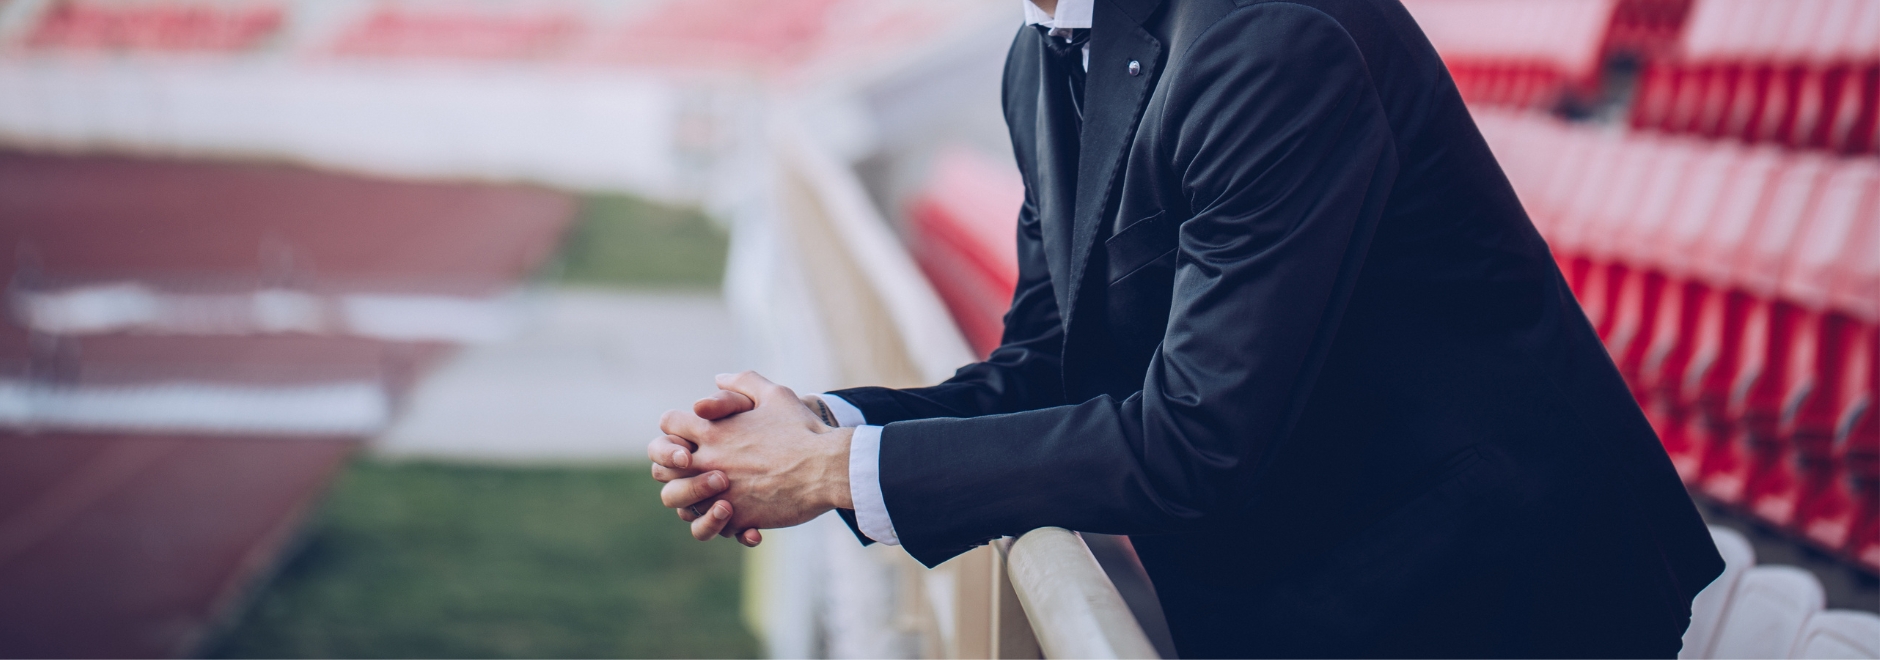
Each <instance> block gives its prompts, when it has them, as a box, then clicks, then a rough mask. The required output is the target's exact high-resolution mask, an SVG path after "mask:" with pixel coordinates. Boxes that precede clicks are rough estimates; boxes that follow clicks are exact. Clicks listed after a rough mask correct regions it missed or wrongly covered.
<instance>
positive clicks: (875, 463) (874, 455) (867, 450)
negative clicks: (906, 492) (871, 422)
mask: <svg viewBox="0 0 1880 660" xmlns="http://www.w3.org/2000/svg"><path fill="white" fill-rule="evenodd" d="M823 396H825V397H828V396H829V395H826V394H825V395H823ZM840 400H841V399H837V398H835V397H829V398H827V399H824V400H823V401H824V403H827V404H829V409H830V412H835V401H840ZM844 405H847V404H846V402H845V403H844ZM850 408H851V409H852V408H853V406H850ZM858 414H859V413H858ZM845 426H846V424H845ZM849 499H851V500H853V501H854V503H855V526H856V527H860V528H861V529H862V533H863V534H866V535H867V536H868V538H871V539H874V540H875V542H876V543H880V544H882V545H900V544H901V537H899V536H895V534H894V521H892V520H889V519H888V503H887V502H885V501H883V500H882V498H881V427H879V426H860V427H856V429H855V435H854V436H852V437H851V438H850V439H849Z"/></svg>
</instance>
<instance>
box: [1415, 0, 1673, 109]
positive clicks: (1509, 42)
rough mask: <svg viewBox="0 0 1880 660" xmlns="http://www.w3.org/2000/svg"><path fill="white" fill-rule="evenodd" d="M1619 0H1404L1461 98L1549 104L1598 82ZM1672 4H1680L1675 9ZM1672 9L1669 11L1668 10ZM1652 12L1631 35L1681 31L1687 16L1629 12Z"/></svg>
mask: <svg viewBox="0 0 1880 660" xmlns="http://www.w3.org/2000/svg"><path fill="white" fill-rule="evenodd" d="M1617 4H1619V3H1616V2H1615V1H1614V0H1525V1H1523V2H1505V1H1501V0H1405V2H1404V6H1405V7H1406V8H1408V9H1409V10H1410V13H1411V14H1412V15H1413V16H1415V17H1416V19H1417V23H1418V25H1420V26H1422V28H1423V31H1424V33H1425V34H1426V35H1428V37H1429V39H1430V43H1431V44H1433V45H1435V46H1436V50H1437V52H1438V53H1440V54H1441V55H1442V56H1443V61H1444V62H1445V63H1447V64H1448V65H1449V71H1450V75H1451V76H1452V77H1453V78H1455V81H1456V87H1457V88H1458V90H1459V91H1461V92H1462V96H1463V99H1465V100H1467V101H1469V102H1470V103H1471V104H1477V103H1485V104H1494V105H1507V106H1514V107H1524V108H1538V107H1551V106H1553V105H1554V104H1556V103H1558V102H1559V101H1560V100H1561V99H1562V98H1563V97H1564V96H1566V95H1568V94H1573V93H1585V92H1587V91H1589V90H1591V89H1593V88H1596V87H1597V86H1598V84H1599V83H1598V80H1599V74H1600V62H1601V61H1602V59H1603V55H1602V50H1601V49H1602V45H1603V44H1604V43H1605V41H1606V39H1607V35H1608V34H1609V33H1612V32H1613V31H1614V30H1613V24H1614V19H1615V16H1616V15H1617V14H1618V13H1619V12H1617V11H1616V5H1617ZM1672 9H1676V8H1675V7H1673V8H1672ZM1666 14H1669V15H1666ZM1624 15H1625V16H1627V17H1641V16H1644V15H1650V16H1652V17H1653V20H1652V21H1651V25H1652V26H1653V27H1651V28H1646V27H1645V26H1644V24H1643V23H1644V22H1643V21H1636V22H1637V23H1639V24H1638V25H1636V26H1634V25H1633V23H1634V22H1633V21H1628V27H1631V28H1633V29H1629V30H1619V32H1621V33H1623V34H1626V35H1629V36H1630V37H1632V38H1640V37H1643V36H1645V35H1656V36H1659V37H1661V38H1663V37H1664V36H1667V35H1670V34H1675V28H1676V23H1677V22H1678V20H1680V19H1681V18H1682V17H1681V16H1679V15H1677V14H1676V13H1675V12H1666V11H1627V12H1624Z"/></svg>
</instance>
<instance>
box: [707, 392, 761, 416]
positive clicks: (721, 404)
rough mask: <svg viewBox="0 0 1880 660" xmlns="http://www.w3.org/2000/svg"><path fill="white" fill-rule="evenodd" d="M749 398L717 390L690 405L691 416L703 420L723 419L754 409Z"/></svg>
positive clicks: (752, 402)
mask: <svg viewBox="0 0 1880 660" xmlns="http://www.w3.org/2000/svg"><path fill="white" fill-rule="evenodd" d="M756 407H757V403H756V402H754V401H751V398H750V397H748V396H744V395H742V394H739V393H737V392H732V391H730V390H718V391H716V392H713V393H712V395H711V396H708V397H705V398H703V399H699V400H698V401H697V402H695V403H693V404H692V414H694V415H698V416H699V417H701V418H704V419H724V418H726V417H730V416H732V415H736V414H738V413H741V412H746V411H749V410H751V409H752V408H756Z"/></svg>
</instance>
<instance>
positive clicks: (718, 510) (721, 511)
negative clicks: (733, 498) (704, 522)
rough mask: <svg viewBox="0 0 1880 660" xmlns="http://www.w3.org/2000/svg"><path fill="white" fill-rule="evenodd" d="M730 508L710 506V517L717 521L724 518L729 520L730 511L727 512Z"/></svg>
mask: <svg viewBox="0 0 1880 660" xmlns="http://www.w3.org/2000/svg"><path fill="white" fill-rule="evenodd" d="M730 508H731V507H730V506H718V505H715V504H714V505H712V517H713V518H717V519H719V520H724V519H725V518H729V517H731V511H729V509H730Z"/></svg>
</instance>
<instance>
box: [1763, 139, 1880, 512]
mask: <svg viewBox="0 0 1880 660" xmlns="http://www.w3.org/2000/svg"><path fill="white" fill-rule="evenodd" d="M1877 196H1880V168H1876V167H1875V166H1874V164H1873V163H1861V162H1843V163H1838V164H1837V166H1836V167H1835V171H1834V172H1832V173H1831V174H1829V176H1828V177H1827V180H1826V181H1825V182H1824V183H1823V185H1822V188H1821V192H1820V194H1819V195H1818V200H1817V202H1816V204H1815V206H1814V209H1813V213H1812V215H1813V217H1812V219H1811V220H1810V222H1809V224H1808V230H1807V232H1806V235H1805V236H1803V237H1802V238H1801V239H1800V242H1799V243H1798V244H1797V245H1796V249H1795V250H1794V254H1793V258H1792V259H1791V260H1790V261H1789V263H1788V264H1787V267H1786V269H1785V271H1784V273H1783V277H1782V281H1781V285H1780V293H1781V295H1782V297H1783V299H1784V301H1783V302H1782V303H1781V304H1782V305H1783V306H1784V307H1785V308H1787V309H1790V310H1792V312H1791V313H1792V314H1793V319H1792V321H1791V323H1792V326H1791V328H1790V332H1789V335H1788V337H1787V346H1786V351H1787V360H1786V364H1777V363H1776V362H1775V361H1774V358H1772V361H1771V362H1770V363H1769V365H1770V368H1771V369H1772V370H1773V369H1775V368H1778V367H1779V368H1781V369H1782V373H1781V375H1780V377H1779V378H1777V379H1766V380H1764V381H1763V382H1762V383H1760V385H1761V387H1757V388H1755V389H1754V390H1752V391H1751V393H1750V395H1751V397H1752V401H1751V402H1750V407H1751V409H1752V410H1757V412H1756V413H1755V414H1754V415H1753V416H1752V423H1751V426H1752V429H1751V432H1752V434H1754V435H1758V436H1762V437H1773V438H1777V439H1778V440H1779V441H1781V440H1786V442H1787V443H1788V444H1790V445H1791V446H1792V447H1793V451H1794V454H1795V461H1794V463H1793V465H1792V466H1791V469H1792V470H1793V473H1794V478H1793V479H1792V480H1787V481H1785V479H1784V478H1783V475H1779V474H1776V475H1771V477H1765V478H1759V479H1757V483H1755V484H1752V486H1751V490H1752V493H1751V496H1750V499H1749V505H1748V508H1749V510H1750V511H1751V512H1753V513H1755V514H1756V515H1758V516H1759V517H1762V518H1763V519H1765V520H1768V521H1770V522H1772V523H1775V524H1777V525H1782V526H1789V527H1792V528H1794V529H1796V530H1797V531H1805V530H1806V528H1807V525H1808V521H1809V520H1812V519H1814V518H1817V517H1820V516H1822V515H1832V514H1833V512H1838V511H1844V510H1846V509H1847V508H1848V506H1849V505H1850V504H1851V502H1852V501H1851V495H1850V493H1848V492H1847V490H1846V471H1845V467H1846V465H1845V462H1844V461H1843V460H1842V457H1841V456H1840V452H1839V451H1838V450H1839V447H1838V443H1837V442H1836V441H1835V429H1834V423H1835V419H1836V417H1837V416H1838V414H1839V413H1840V411H1841V409H1842V408H1843V407H1845V406H1846V405H1847V402H1846V401H1844V400H1843V396H1844V394H1843V392H1842V387H1843V384H1842V382H1841V372H1842V371H1843V370H1845V368H1846V366H1847V360H1848V355H1849V353H1850V351H1851V350H1853V349H1854V346H1853V344H1852V343H1850V342H1858V341H1859V338H1860V326H1859V322H1858V321H1856V320H1855V319H1853V318H1851V317H1849V316H1848V315H1847V314H1846V313H1844V312H1839V311H1835V310H1832V309H1831V308H1830V303H1831V300H1830V298H1829V290H1830V288H1831V284H1832V279H1833V277H1834V273H1835V272H1836V270H1837V268H1836V267H1837V265H1839V264H1843V263H1845V262H1847V261H1848V260H1849V259H1850V258H1855V257H1857V256H1858V255H1854V254H1853V253H1854V252H1855V251H1857V250H1859V248H1860V243H1859V242H1858V238H1859V236H1858V235H1859V234H1861V233H1864V232H1865V231H1867V230H1866V229H1865V228H1863V227H1862V226H1861V222H1863V219H1862V217H1861V214H1862V209H1863V208H1864V207H1865V206H1871V205H1872V203H1873V200H1875V199H1876V198H1880V197H1877ZM1868 221H1870V220H1868ZM1772 348H1774V349H1776V350H1777V351H1780V350H1782V346H1780V345H1777V344H1772ZM1777 388H1779V389H1777ZM1771 395H1774V396H1773V400H1772V397H1771ZM1771 415H1773V417H1770V416H1771ZM1769 425H1773V428H1770V427H1769ZM1774 467H1775V469H1777V470H1781V469H1782V467H1781V466H1774ZM1828 545H1829V546H1830V549H1836V548H1839V547H1840V544H1839V543H1838V542H1837V543H1831V544H1828Z"/></svg>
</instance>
